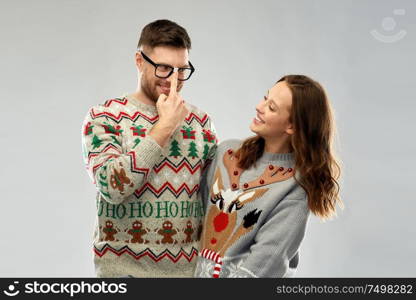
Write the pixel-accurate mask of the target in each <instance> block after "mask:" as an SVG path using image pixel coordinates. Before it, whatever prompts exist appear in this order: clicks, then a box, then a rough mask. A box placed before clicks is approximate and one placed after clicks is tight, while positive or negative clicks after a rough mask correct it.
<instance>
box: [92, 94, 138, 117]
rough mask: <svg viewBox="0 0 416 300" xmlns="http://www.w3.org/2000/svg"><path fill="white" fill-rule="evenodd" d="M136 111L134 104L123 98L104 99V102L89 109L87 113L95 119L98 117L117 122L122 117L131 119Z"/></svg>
mask: <svg viewBox="0 0 416 300" xmlns="http://www.w3.org/2000/svg"><path fill="white" fill-rule="evenodd" d="M136 111H137V108H135V106H134V104H132V103H131V101H130V100H129V99H128V98H127V97H125V96H121V97H114V98H106V99H105V100H103V101H101V102H99V103H97V104H95V105H93V106H91V107H90V109H89V111H88V113H89V115H90V116H91V117H92V118H93V119H95V118H98V117H106V118H107V119H112V120H114V121H115V122H119V121H120V120H121V118H122V117H127V118H133V117H134V113H135V112H136Z"/></svg>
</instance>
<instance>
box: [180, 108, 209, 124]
mask: <svg viewBox="0 0 416 300" xmlns="http://www.w3.org/2000/svg"><path fill="white" fill-rule="evenodd" d="M186 107H187V108H188V110H189V114H188V117H187V121H189V122H192V121H193V120H195V121H197V122H198V123H200V124H201V126H203V127H204V126H205V125H206V124H211V123H212V118H211V117H210V115H209V114H208V113H207V112H205V111H204V110H202V109H200V108H199V107H197V106H195V105H193V104H190V103H186Z"/></svg>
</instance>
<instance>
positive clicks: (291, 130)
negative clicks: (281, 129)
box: [285, 123, 295, 135]
mask: <svg viewBox="0 0 416 300" xmlns="http://www.w3.org/2000/svg"><path fill="white" fill-rule="evenodd" d="M285 132H286V133H287V134H289V135H292V134H293V133H294V132H295V130H294V129H293V125H292V123H289V125H288V126H287V128H286V130H285Z"/></svg>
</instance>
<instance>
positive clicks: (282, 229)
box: [235, 198, 309, 277]
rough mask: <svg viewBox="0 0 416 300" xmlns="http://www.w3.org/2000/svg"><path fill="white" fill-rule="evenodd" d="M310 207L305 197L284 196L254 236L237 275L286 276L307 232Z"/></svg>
mask: <svg viewBox="0 0 416 300" xmlns="http://www.w3.org/2000/svg"><path fill="white" fill-rule="evenodd" d="M308 216H309V208H308V204H307V201H306V199H305V198H303V199H287V198H286V199H283V200H282V201H281V202H279V204H278V205H277V206H276V207H275V209H273V211H272V212H271V213H270V215H269V216H268V218H267V220H266V222H265V223H264V224H263V226H262V227H261V228H260V229H259V231H258V232H257V234H256V236H255V243H254V244H253V245H252V246H251V247H250V254H249V256H248V257H247V258H246V259H245V260H244V262H243V263H242V264H241V265H240V266H239V268H238V270H237V274H235V275H236V276H237V277H285V274H287V272H288V270H289V261H290V260H291V259H292V258H293V257H294V256H295V255H296V253H297V251H298V249H299V247H300V244H301V242H302V240H303V237H304V235H305V232H306V225H307V221H308Z"/></svg>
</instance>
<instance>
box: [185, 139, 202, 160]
mask: <svg viewBox="0 0 416 300" xmlns="http://www.w3.org/2000/svg"><path fill="white" fill-rule="evenodd" d="M188 151H189V153H188V156H189V157H191V158H192V159H194V158H196V157H199V156H198V149H197V148H196V144H195V142H194V141H192V142H191V143H190V144H189V149H188Z"/></svg>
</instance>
